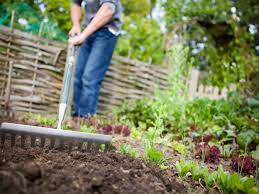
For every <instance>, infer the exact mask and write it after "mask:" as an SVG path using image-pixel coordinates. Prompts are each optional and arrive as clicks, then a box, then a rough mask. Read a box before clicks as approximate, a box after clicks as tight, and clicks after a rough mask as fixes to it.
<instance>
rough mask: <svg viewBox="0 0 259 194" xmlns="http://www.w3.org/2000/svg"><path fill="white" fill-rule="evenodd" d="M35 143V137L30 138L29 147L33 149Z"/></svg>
mask: <svg viewBox="0 0 259 194" xmlns="http://www.w3.org/2000/svg"><path fill="white" fill-rule="evenodd" d="M35 141H36V137H35V136H31V147H35Z"/></svg>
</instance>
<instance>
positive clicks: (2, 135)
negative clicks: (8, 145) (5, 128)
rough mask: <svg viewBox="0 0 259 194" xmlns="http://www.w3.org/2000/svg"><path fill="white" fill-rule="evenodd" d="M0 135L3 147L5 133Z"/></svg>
mask: <svg viewBox="0 0 259 194" xmlns="http://www.w3.org/2000/svg"><path fill="white" fill-rule="evenodd" d="M0 136H1V144H0V145H1V147H4V142H5V134H4V133H0Z"/></svg>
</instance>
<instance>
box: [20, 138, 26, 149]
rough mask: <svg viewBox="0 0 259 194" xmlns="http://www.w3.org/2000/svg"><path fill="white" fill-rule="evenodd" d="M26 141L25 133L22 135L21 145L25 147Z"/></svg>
mask: <svg viewBox="0 0 259 194" xmlns="http://www.w3.org/2000/svg"><path fill="white" fill-rule="evenodd" d="M25 141H26V136H25V135H21V147H22V148H25Z"/></svg>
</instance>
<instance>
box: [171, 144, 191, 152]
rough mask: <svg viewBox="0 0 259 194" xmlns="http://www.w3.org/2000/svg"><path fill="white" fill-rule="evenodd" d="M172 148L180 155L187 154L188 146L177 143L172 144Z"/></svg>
mask: <svg viewBox="0 0 259 194" xmlns="http://www.w3.org/2000/svg"><path fill="white" fill-rule="evenodd" d="M172 147H173V149H174V150H175V151H177V152H178V153H180V154H185V153H186V149H187V148H186V146H185V145H184V144H181V143H179V142H177V141H173V142H172Z"/></svg>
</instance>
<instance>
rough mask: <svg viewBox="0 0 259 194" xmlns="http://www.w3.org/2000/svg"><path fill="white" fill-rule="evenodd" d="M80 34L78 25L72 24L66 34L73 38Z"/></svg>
mask: <svg viewBox="0 0 259 194" xmlns="http://www.w3.org/2000/svg"><path fill="white" fill-rule="evenodd" d="M80 33H81V28H80V24H74V25H73V27H72V28H71V30H70V31H69V33H68V34H69V36H75V35H78V34H80Z"/></svg>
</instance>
